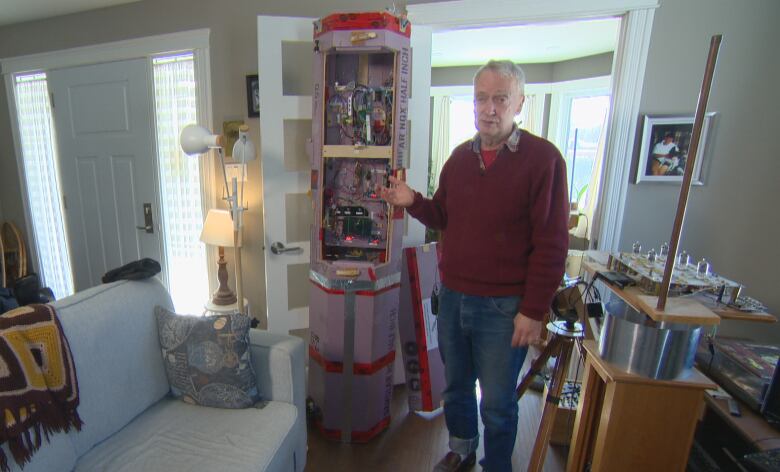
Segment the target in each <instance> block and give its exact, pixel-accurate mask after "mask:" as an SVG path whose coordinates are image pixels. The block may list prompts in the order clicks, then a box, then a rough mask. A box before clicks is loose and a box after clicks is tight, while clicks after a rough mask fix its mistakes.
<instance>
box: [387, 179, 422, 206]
mask: <svg viewBox="0 0 780 472" xmlns="http://www.w3.org/2000/svg"><path fill="white" fill-rule="evenodd" d="M388 180H389V181H390V185H389V186H388V187H382V188H380V189H379V195H380V196H381V197H382V198H383V199H385V200H386V201H387V202H388V203H390V204H391V205H395V206H399V207H403V208H406V207H408V206H411V204H412V203H414V190H412V189H411V188H410V187H409V186H408V185H406V182H404V181H403V180H400V179H396V178H395V177H393V176H390V177H389V179H388Z"/></svg>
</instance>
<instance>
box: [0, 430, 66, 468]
mask: <svg viewBox="0 0 780 472" xmlns="http://www.w3.org/2000/svg"><path fill="white" fill-rule="evenodd" d="M2 447H3V451H5V456H6V457H7V458H8V467H9V468H10V471H11V472H20V471H22V470H23V471H24V472H53V471H60V470H73V466H75V465H76V451H75V450H74V449H73V443H72V442H71V440H70V437H69V436H68V434H66V433H54V434H50V435H49V439H48V440H46V439H44V440H43V443H42V444H41V447H40V449H38V450H37V451H35V454H33V456H32V458H30V462H27V463H26V464H24V468H22V467H20V466H19V464H17V463H16V461H15V460H14V459H13V456H12V455H11V451H10V449H8V443H5V444H3V446H2Z"/></svg>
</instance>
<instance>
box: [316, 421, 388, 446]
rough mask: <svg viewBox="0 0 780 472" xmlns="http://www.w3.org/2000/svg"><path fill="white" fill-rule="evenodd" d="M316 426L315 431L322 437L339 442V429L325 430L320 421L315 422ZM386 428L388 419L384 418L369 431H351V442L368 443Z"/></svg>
mask: <svg viewBox="0 0 780 472" xmlns="http://www.w3.org/2000/svg"><path fill="white" fill-rule="evenodd" d="M316 425H317V429H319V430H320V433H322V435H323V436H325V437H326V438H327V439H331V440H333V441H340V440H341V430H340V429H326V428H325V427H324V426H322V422H320V421H317V422H316ZM388 426H390V417H389V416H386V417H385V418H383V419H382V420H381V421H380V422H379V423H377V424H375V425H374V426H373V427H371V429H369V430H368V431H352V435H351V436H352V441H354V442H358V443H364V442H368V441H369V440H371V439H372V438H373V437H374V436H376V435H377V434H379V433H381V432H382V431H384V430H385V429H386V428H387V427H388Z"/></svg>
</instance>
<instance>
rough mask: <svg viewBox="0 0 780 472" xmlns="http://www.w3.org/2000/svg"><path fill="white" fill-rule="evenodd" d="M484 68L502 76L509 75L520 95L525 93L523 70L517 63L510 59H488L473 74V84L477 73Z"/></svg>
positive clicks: (477, 75) (477, 76)
mask: <svg viewBox="0 0 780 472" xmlns="http://www.w3.org/2000/svg"><path fill="white" fill-rule="evenodd" d="M486 70H489V71H493V72H495V73H496V74H498V75H501V76H503V77H511V78H513V79H515V83H516V84H517V88H518V89H519V90H520V95H523V94H524V93H525V72H523V69H521V68H520V66H518V65H517V64H515V63H514V62H512V61H494V60H492V59H491V60H490V61H488V63H487V64H485V65H484V66H482V67H480V68H479V70H478V71H477V73H476V74H474V85H476V84H477V79H478V78H479V75H480V74H481V73H483V72H485V71H486Z"/></svg>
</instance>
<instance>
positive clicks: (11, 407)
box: [0, 304, 82, 471]
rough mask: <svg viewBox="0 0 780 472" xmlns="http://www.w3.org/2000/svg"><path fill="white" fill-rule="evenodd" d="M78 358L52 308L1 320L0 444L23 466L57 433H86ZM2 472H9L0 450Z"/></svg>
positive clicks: (34, 307) (24, 310) (30, 310)
mask: <svg viewBox="0 0 780 472" xmlns="http://www.w3.org/2000/svg"><path fill="white" fill-rule="evenodd" d="M78 405H79V389H78V380H77V379H76V369H75V366H74V364H73V356H72V355H71V352H70V347H69V346H68V341H67V339H65V335H64V334H63V332H62V326H61V325H60V322H59V320H58V319H57V314H56V312H55V311H54V308H53V307H52V306H51V305H39V304H34V305H28V306H23V307H20V308H16V309H14V310H11V311H9V312H6V313H4V314H3V315H2V316H0V413H1V414H2V416H1V417H0V420H2V421H0V445H2V444H3V443H8V448H9V449H10V451H11V454H12V455H13V457H14V460H16V463H17V464H19V465H20V466H23V465H24V464H25V463H27V462H28V461H29V460H30V459H31V458H32V455H33V454H34V453H35V451H37V450H38V448H40V446H41V443H42V439H43V438H45V439H46V440H47V441H48V439H49V435H50V434H52V433H55V432H59V431H64V432H67V431H69V430H70V428H71V427H73V428H76V430H81V425H82V422H81V418H79V415H78V412H77V411H76V408H77V407H78ZM0 469H2V470H3V471H9V470H10V468H9V466H8V459H7V458H6V454H5V451H4V450H3V449H0Z"/></svg>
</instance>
